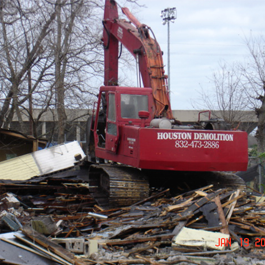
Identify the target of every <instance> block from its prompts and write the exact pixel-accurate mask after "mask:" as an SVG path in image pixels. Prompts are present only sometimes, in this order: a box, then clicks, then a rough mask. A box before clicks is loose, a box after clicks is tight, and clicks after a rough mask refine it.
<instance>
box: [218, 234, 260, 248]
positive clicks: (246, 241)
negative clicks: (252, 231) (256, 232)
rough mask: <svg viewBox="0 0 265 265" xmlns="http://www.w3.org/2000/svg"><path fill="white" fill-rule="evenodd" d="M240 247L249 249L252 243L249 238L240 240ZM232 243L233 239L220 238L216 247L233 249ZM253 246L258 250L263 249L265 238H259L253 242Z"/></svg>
mask: <svg viewBox="0 0 265 265" xmlns="http://www.w3.org/2000/svg"><path fill="white" fill-rule="evenodd" d="M239 243H240V246H241V247H249V244H250V241H249V238H244V239H243V238H240V242H239ZM231 244H232V241H231V238H229V239H227V238H218V244H217V245H215V246H216V247H231ZM253 245H254V247H256V248H263V247H265V238H263V237H261V238H260V237H257V238H255V239H254V240H253Z"/></svg>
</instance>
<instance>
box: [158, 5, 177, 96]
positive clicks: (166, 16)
mask: <svg viewBox="0 0 265 265" xmlns="http://www.w3.org/2000/svg"><path fill="white" fill-rule="evenodd" d="M176 15H177V10H176V8H175V7H172V8H169V7H168V8H166V9H164V10H162V11H161V15H160V16H161V17H162V19H163V25H165V24H167V72H168V92H169V98H170V93H171V90H170V26H169V24H170V22H172V23H174V21H175V19H176Z"/></svg>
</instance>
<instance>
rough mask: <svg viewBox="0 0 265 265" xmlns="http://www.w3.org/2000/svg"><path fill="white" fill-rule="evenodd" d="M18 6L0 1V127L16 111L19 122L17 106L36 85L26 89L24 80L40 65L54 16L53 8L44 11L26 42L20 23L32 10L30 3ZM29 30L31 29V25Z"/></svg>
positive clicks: (22, 24)
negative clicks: (33, 68)
mask: <svg viewBox="0 0 265 265" xmlns="http://www.w3.org/2000/svg"><path fill="white" fill-rule="evenodd" d="M21 8H22V5H21V2H20V1H19V0H17V1H2V0H1V1H0V23H1V29H2V30H1V31H2V38H1V39H2V42H1V50H0V52H1V56H2V60H1V64H0V71H1V74H0V79H1V82H2V85H3V86H4V87H5V88H4V90H3V91H2V94H1V97H4V100H3V103H2V106H1V107H2V108H1V111H0V127H2V126H4V127H7V126H8V124H10V122H11V120H12V118H13V115H14V113H16V115H17V117H18V120H19V121H20V123H21V124H22V117H21V113H20V110H19V107H20V105H21V104H23V103H24V102H25V101H27V100H28V99H29V97H30V95H31V94H32V93H33V92H34V89H35V88H36V87H37V86H33V87H30V91H26V89H25V88H26V87H27V86H26V83H25V82H27V76H28V73H29V69H31V68H32V67H33V66H36V67H38V66H39V65H40V63H41V61H42V57H41V56H42V53H43V46H42V45H43V41H44V39H45V37H46V36H47V35H48V34H49V31H50V25H51V23H52V22H53V20H54V19H55V12H54V11H53V12H51V13H46V16H45V17H42V20H40V21H39V23H41V24H40V25H41V27H40V25H38V30H36V28H37V27H35V29H34V34H32V35H31V40H30V41H31V43H30V44H29V40H28V38H26V35H27V30H26V29H25V27H24V26H25V25H24V23H25V22H26V21H28V22H29V19H28V17H29V16H30V15H32V13H34V12H33V11H32V9H31V8H32V6H28V8H25V7H23V11H22V9H21ZM35 10H36V9H35ZM35 12H36V11H35ZM35 15H36V13H35ZM29 23H30V22H29ZM35 26H36V25H35ZM31 30H32V31H33V29H32V28H31ZM46 66H47V63H46ZM43 75H44V72H43V71H40V75H39V76H38V78H37V82H38V81H40V80H42V77H43Z"/></svg>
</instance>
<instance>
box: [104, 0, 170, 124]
mask: <svg viewBox="0 0 265 265" xmlns="http://www.w3.org/2000/svg"><path fill="white" fill-rule="evenodd" d="M122 11H123V13H124V14H125V15H126V16H127V17H128V18H129V20H130V21H131V22H132V23H133V24H134V25H135V26H134V25H132V23H130V21H126V20H124V19H119V18H118V11H117V4H116V2H115V1H109V0H108V1H106V4H105V13H104V20H103V25H104V33H103V42H104V47H105V81H104V84H105V86H107V85H118V43H119V42H120V43H122V45H124V46H125V47H126V48H127V50H128V51H129V52H130V53H131V54H132V55H133V56H134V57H135V59H136V60H137V61H138V63H139V70H140V73H141V76H142V80H143V86H144V87H151V88H152V91H153V98H154V106H155V112H154V116H155V117H160V116H166V117H167V118H169V119H172V118H173V116H172V111H171V106H170V102H169V94H168V90H167V76H166V75H165V72H164V65H163V58H162V52H161V49H160V46H159V44H158V43H157V41H156V39H155V38H152V37H151V36H150V32H151V30H150V29H149V28H148V27H147V26H146V25H143V24H141V23H140V22H139V21H138V20H137V19H136V18H135V17H134V16H133V15H132V14H131V13H130V11H129V10H128V8H122Z"/></svg>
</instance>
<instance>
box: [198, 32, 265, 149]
mask: <svg viewBox="0 0 265 265" xmlns="http://www.w3.org/2000/svg"><path fill="white" fill-rule="evenodd" d="M245 42H246V46H247V48H248V54H249V57H247V59H246V62H235V63H234V64H233V65H231V66H228V65H227V64H225V63H223V64H220V67H219V70H218V71H217V72H215V73H213V75H212V78H211V79H210V80H211V84H212V87H213V93H212V94H211V95H209V94H208V93H209V92H207V91H204V90H202V94H201V95H202V99H201V102H203V104H204V106H207V107H208V108H209V109H211V110H216V109H218V110H220V113H221V117H222V118H223V119H224V120H225V121H227V122H229V123H231V124H232V125H233V127H236V128H237V127H238V126H237V123H236V121H240V120H241V121H244V120H246V119H247V118H246V116H245V113H247V114H248V112H246V111H247V110H249V111H253V110H255V113H256V115H257V120H258V123H257V133H256V138H257V142H258V152H259V153H264V152H265V39H264V37H263V36H261V37H259V38H256V39H254V38H253V37H250V38H248V39H246V40H245ZM241 111H244V112H241ZM254 127H256V124H255V123H254V121H253V123H250V124H249V128H244V129H245V130H246V131H248V132H250V131H251V130H253V129H254Z"/></svg>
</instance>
